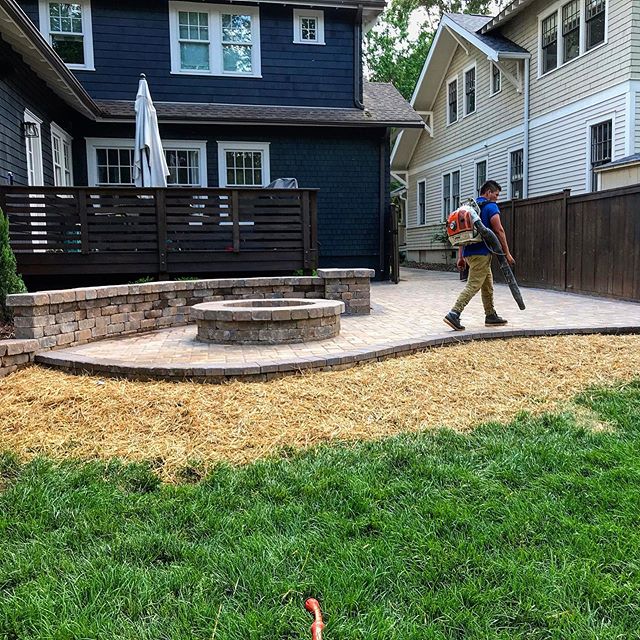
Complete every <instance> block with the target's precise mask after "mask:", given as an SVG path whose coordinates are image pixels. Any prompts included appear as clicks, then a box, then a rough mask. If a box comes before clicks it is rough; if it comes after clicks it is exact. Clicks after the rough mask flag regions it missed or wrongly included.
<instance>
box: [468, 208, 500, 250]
mask: <svg viewBox="0 0 640 640" xmlns="http://www.w3.org/2000/svg"><path fill="white" fill-rule="evenodd" d="M476 202H477V203H478V206H479V207H480V219H481V220H482V224H484V226H485V227H487V228H488V229H491V230H492V231H493V228H492V227H491V222H490V221H491V218H493V216H497V215H499V214H500V209H498V205H497V204H496V203H495V202H489V201H488V200H487V199H486V198H478V199H477V200H476ZM489 253H491V252H490V251H489V247H487V245H486V243H485V241H484V240H483V241H482V242H475V243H474V244H467V245H465V246H464V247H462V257H463V258H466V257H467V256H486V255H487V254H489Z"/></svg>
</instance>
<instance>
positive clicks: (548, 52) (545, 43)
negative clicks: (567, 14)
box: [542, 12, 558, 73]
mask: <svg viewBox="0 0 640 640" xmlns="http://www.w3.org/2000/svg"><path fill="white" fill-rule="evenodd" d="M557 66H558V14H557V13H556V12H554V13H552V14H551V15H550V16H549V17H548V18H545V19H544V20H543V21H542V73H547V71H551V69H555V68H556V67H557Z"/></svg>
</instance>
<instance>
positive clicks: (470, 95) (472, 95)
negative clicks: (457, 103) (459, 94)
mask: <svg viewBox="0 0 640 640" xmlns="http://www.w3.org/2000/svg"><path fill="white" fill-rule="evenodd" d="M475 110H476V68H475V65H474V66H473V67H471V68H469V69H467V70H466V71H465V72H464V115H465V116H468V115H469V114H471V113H473V112H474V111H475Z"/></svg>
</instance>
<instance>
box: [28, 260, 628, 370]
mask: <svg viewBox="0 0 640 640" xmlns="http://www.w3.org/2000/svg"><path fill="white" fill-rule="evenodd" d="M462 286H463V285H462V283H461V282H460V281H459V279H458V276H457V274H454V273H441V272H434V271H421V270H416V269H406V270H403V271H402V275H401V281H400V283H399V284H397V285H395V284H390V283H372V288H371V306H372V310H371V314H370V315H359V316H343V317H342V329H341V332H340V335H339V336H338V337H336V338H332V339H329V340H323V341H321V342H311V343H305V344H291V345H272V346H270V345H242V346H241V345H217V344H206V343H202V342H197V341H196V340H195V336H196V327H195V325H189V326H186V327H179V328H174V329H163V330H159V331H154V332H150V333H142V334H136V335H132V336H123V337H119V338H113V339H109V340H102V341H99V342H93V343H90V344H85V345H81V346H74V347H71V348H67V349H59V350H56V351H50V352H46V353H41V354H39V355H37V356H36V361H39V362H42V363H45V364H49V365H53V366H61V367H64V368H68V369H71V370H76V371H92V372H95V373H103V374H115V375H129V376H137V377H162V378H172V377H177V378H182V377H193V378H204V379H207V380H210V381H212V382H213V381H221V380H223V379H225V378H228V377H237V376H246V375H248V376H251V377H258V378H261V379H265V378H268V377H271V376H274V375H282V374H283V373H287V372H295V371H299V370H302V369H308V368H320V369H341V368H346V367H347V366H352V365H353V364H355V363H356V362H360V361H367V360H374V359H383V358H386V357H393V356H396V355H398V354H406V353H411V352H414V351H418V350H421V349H425V348H428V347H431V346H436V345H441V344H447V343H450V342H459V341H464V340H470V339H489V338H499V337H510V336H523V335H555V334H559V333H593V332H640V304H638V303H633V302H623V301H619V300H611V299H604V298H597V297H589V296H581V295H575V294H568V293H561V292H555V291H547V290H542V289H529V288H523V290H522V293H523V297H524V300H525V303H526V305H527V309H526V310H525V311H520V310H519V309H518V307H517V305H516V303H515V302H514V300H513V298H512V297H511V294H510V292H509V290H508V289H507V287H506V286H504V285H499V284H498V285H496V292H495V297H496V308H497V310H498V313H499V314H500V315H502V316H504V317H506V318H507V319H508V320H509V324H508V325H506V326H505V327H498V328H487V327H485V326H484V313H483V310H482V303H481V301H480V296H479V295H478V296H477V297H476V298H474V300H473V301H472V302H471V303H470V305H469V306H468V307H467V309H465V312H464V313H463V316H462V319H463V324H464V325H465V326H466V331H464V332H454V331H452V330H451V329H449V328H448V327H447V326H446V325H445V324H444V323H443V322H442V317H443V316H444V314H445V313H446V312H447V311H448V310H449V309H450V307H451V305H452V304H453V302H454V300H455V298H456V296H457V294H458V293H459V291H460V289H461V287H462Z"/></svg>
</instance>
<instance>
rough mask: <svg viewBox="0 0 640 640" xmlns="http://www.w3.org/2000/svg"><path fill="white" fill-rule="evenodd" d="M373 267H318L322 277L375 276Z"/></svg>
mask: <svg viewBox="0 0 640 640" xmlns="http://www.w3.org/2000/svg"><path fill="white" fill-rule="evenodd" d="M375 275H376V272H375V271H374V270H373V269H318V276H319V277H320V278H325V279H329V278H373V277H374V276H375Z"/></svg>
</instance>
